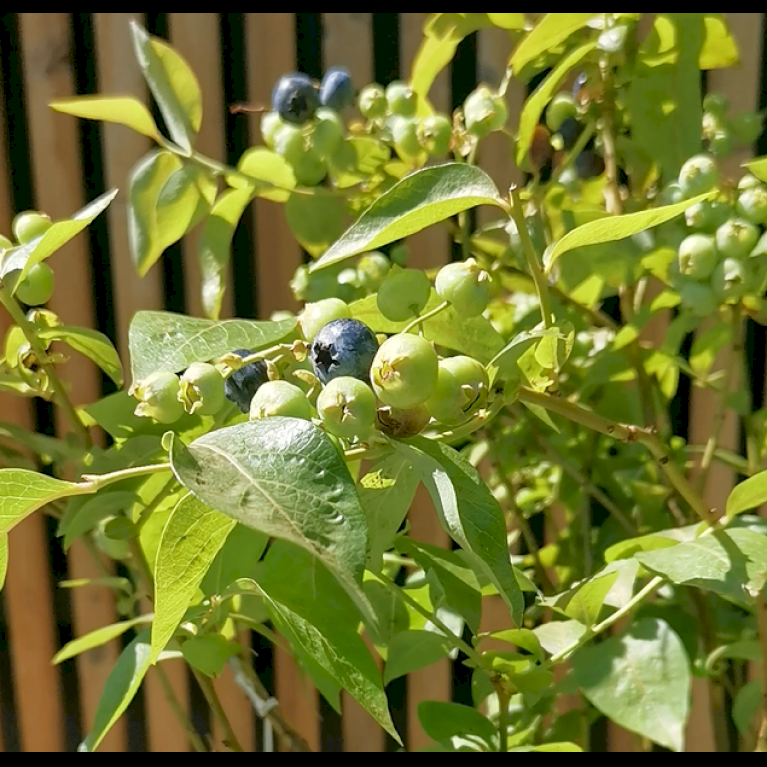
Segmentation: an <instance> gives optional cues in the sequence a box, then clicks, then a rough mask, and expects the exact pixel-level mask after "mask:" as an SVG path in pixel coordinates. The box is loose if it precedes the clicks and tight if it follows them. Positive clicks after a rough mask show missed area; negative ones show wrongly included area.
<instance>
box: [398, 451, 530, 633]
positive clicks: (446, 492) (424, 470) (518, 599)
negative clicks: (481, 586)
mask: <svg viewBox="0 0 767 767" xmlns="http://www.w3.org/2000/svg"><path fill="white" fill-rule="evenodd" d="M394 447H395V450H397V451H398V452H399V453H400V454H401V455H403V456H404V457H405V458H407V459H409V460H411V461H412V463H413V466H414V467H415V469H416V470H417V471H418V472H419V473H420V475H421V480H422V481H423V483H424V485H425V486H426V489H427V490H428V491H429V495H430V496H431V499H432V501H433V503H434V506H435V507H436V509H437V514H438V515H439V518H440V521H441V522H442V525H443V527H444V528H445V530H446V531H447V532H448V533H449V535H450V537H451V538H452V539H453V540H454V541H455V542H456V543H457V544H458V545H459V546H461V548H462V549H464V551H465V553H466V555H467V556H468V557H469V559H470V562H471V565H472V566H473V567H474V568H476V569H477V570H478V571H479V572H481V573H482V574H484V575H485V576H486V577H487V578H489V579H490V581H491V582H492V583H493V584H494V585H495V586H496V588H497V589H498V592H499V593H500V595H501V597H502V598H503V600H504V601H505V602H506V604H507V606H508V607H509V609H510V610H511V614H512V618H513V620H514V622H515V623H516V624H517V625H519V623H520V622H521V618H522V613H523V610H524V598H523V595H522V591H521V590H520V588H519V584H518V582H517V578H516V575H515V574H514V570H513V568H512V566H511V557H510V554H509V549H508V544H507V540H506V523H505V520H504V517H503V512H502V511H501V507H500V506H499V504H498V501H496V499H495V498H494V497H493V495H492V493H491V492H490V490H489V489H488V488H487V486H486V485H485V483H484V482H483V481H482V478H481V477H480V476H479V474H478V473H477V472H476V470H475V469H474V468H473V467H472V466H471V464H469V463H468V461H466V460H465V459H464V458H463V457H461V455H460V454H459V453H457V452H456V451H455V450H453V449H452V448H449V447H447V446H446V445H439V444H437V443H435V442H432V441H430V440H427V439H422V438H419V439H414V440H411V441H410V442H409V443H408V444H407V445H405V444H395V445H394Z"/></svg>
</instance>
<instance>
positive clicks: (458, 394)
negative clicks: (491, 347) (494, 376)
mask: <svg viewBox="0 0 767 767" xmlns="http://www.w3.org/2000/svg"><path fill="white" fill-rule="evenodd" d="M489 387H490V382H489V380H488V377H487V371H486V370H485V368H484V367H483V366H482V365H481V364H480V363H479V362H477V360H475V359H472V358H471V357H451V358H450V359H446V360H442V361H441V362H440V363H439V377H438V380H437V390H436V392H435V393H434V396H433V397H432V398H431V399H430V400H429V401H428V402H427V403H426V407H427V408H428V410H429V413H431V415H432V417H433V418H434V419H435V420H436V421H439V422H440V423H443V424H445V425H446V426H458V425H460V424H462V423H465V422H466V421H467V420H468V419H469V418H470V417H471V416H472V414H474V413H476V412H477V411H478V410H479V409H480V408H482V407H484V405H485V404H486V403H487V396H488V390H489Z"/></svg>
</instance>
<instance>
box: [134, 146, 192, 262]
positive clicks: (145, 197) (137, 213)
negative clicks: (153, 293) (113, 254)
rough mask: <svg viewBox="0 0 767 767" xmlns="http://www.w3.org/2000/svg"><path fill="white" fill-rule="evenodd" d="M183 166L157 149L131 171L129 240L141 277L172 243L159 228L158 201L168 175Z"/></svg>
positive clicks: (174, 156) (167, 180)
mask: <svg viewBox="0 0 767 767" xmlns="http://www.w3.org/2000/svg"><path fill="white" fill-rule="evenodd" d="M182 168H183V165H182V163H181V160H179V159H178V157H176V155H174V154H172V153H171V152H167V151H165V150H160V149H156V150H154V151H152V152H150V153H149V154H148V155H147V156H146V157H144V158H143V159H142V160H140V161H139V163H138V164H137V165H136V167H135V168H134V169H133V172H132V173H131V177H130V181H129V188H130V199H129V201H128V239H129V242H130V249H131V254H132V256H133V263H134V265H135V267H136V270H137V271H138V273H139V275H140V276H141V277H145V276H146V275H147V274H148V273H149V270H150V269H151V268H152V267H153V266H154V265H155V264H156V263H157V261H159V259H160V257H161V256H162V254H163V253H164V252H165V251H166V249H167V248H168V247H170V246H171V245H172V244H173V242H174V241H173V240H170V241H169V240H168V239H167V238H166V233H165V232H163V231H162V230H161V229H160V225H159V221H158V204H159V201H160V195H161V194H162V191H163V189H164V188H165V185H166V184H167V183H168V182H169V181H170V179H171V177H172V176H173V175H174V174H175V173H177V172H178V171H180V170H181V169H182Z"/></svg>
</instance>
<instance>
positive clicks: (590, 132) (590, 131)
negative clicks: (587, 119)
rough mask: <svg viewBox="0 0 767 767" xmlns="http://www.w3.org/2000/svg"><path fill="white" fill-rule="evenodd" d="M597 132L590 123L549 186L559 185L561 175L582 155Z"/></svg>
mask: <svg viewBox="0 0 767 767" xmlns="http://www.w3.org/2000/svg"><path fill="white" fill-rule="evenodd" d="M596 132H597V130H596V127H595V126H594V124H593V123H591V124H590V125H589V126H588V127H587V128H586V130H585V131H583V133H582V134H581V135H580V137H579V138H578V142H577V143H576V145H575V146H574V147H573V149H572V151H571V152H570V154H568V155H567V157H566V158H565V160H564V162H563V163H562V165H561V166H560V168H559V170H558V171H557V172H556V173H555V174H554V178H553V179H552V180H551V182H550V184H551V186H554V185H556V184H557V183H559V179H560V178H561V177H562V174H563V173H564V172H565V171H566V170H568V169H569V168H571V167H572V166H573V163H575V161H576V160H577V159H578V158H579V157H580V156H581V155H582V154H583V151H584V150H585V149H586V147H587V146H588V145H589V142H590V141H591V139H593V138H594V134H595V133H596Z"/></svg>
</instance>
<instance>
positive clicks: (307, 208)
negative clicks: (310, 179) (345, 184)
mask: <svg viewBox="0 0 767 767" xmlns="http://www.w3.org/2000/svg"><path fill="white" fill-rule="evenodd" d="M285 215H286V216H287V219H288V225H289V226H290V231H291V232H293V236H294V237H295V238H296V239H297V240H298V242H299V243H300V244H301V247H303V248H304V250H306V252H307V253H309V254H310V255H311V256H313V257H314V258H318V257H319V256H321V255H322V254H323V253H325V251H327V249H328V248H329V247H330V246H331V245H332V244H333V243H334V242H335V241H336V240H337V239H338V238H339V237H340V236H341V235H342V234H343V231H344V227H345V226H346V203H345V202H344V200H342V199H341V198H340V197H335V196H334V195H331V194H329V193H324V192H323V191H322V190H315V193H314V194H313V195H312V196H311V197H308V196H306V195H298V194H294V195H291V197H290V199H289V200H288V204H287V205H286V206H285Z"/></svg>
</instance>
